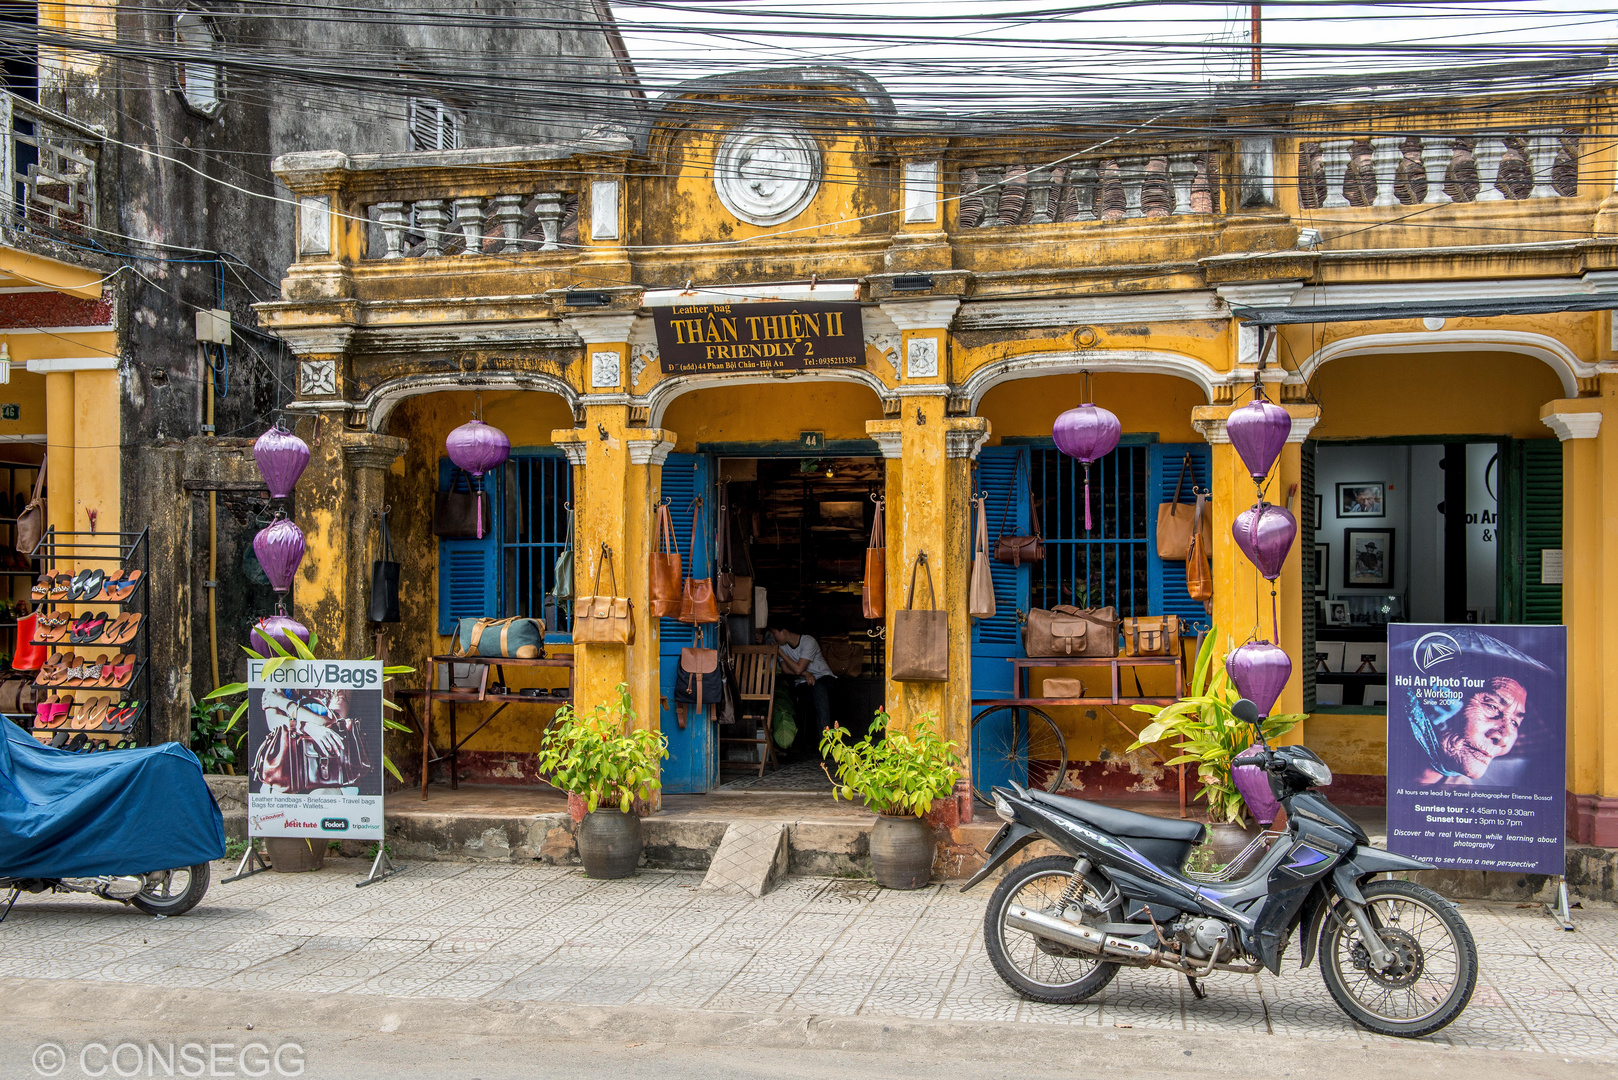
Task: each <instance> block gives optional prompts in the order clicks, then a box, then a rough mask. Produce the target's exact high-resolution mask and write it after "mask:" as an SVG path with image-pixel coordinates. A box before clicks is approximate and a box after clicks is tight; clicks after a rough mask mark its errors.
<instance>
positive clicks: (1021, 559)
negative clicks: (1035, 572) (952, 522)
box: [994, 458, 1089, 566]
mask: <svg viewBox="0 0 1618 1080" xmlns="http://www.w3.org/2000/svg"><path fill="white" fill-rule="evenodd" d="M1026 464H1027V463H1026V459H1022V458H1019V459H1018V461H1017V479H1018V480H1022V481H1024V482H1025V483H1026V486H1027V491H1028V516H1029V520H1030V522H1031V523H1032V525H1033V527H1034V528H1033V533H1034V534H1033V535H1032V536H1007V535H1006V522H1007V520H1009V518H1010V515H1011V504H1012V502H1013V500H1015V498H1016V496H1015V494H1013V493H1010V492H1008V493H1007V494H1006V505H1005V507H1004V508H1002V509H1001V511H1000V538H999V539H998V540H996V541H995V542H994V561H995V562H1003V563H1010V564H1011V565H1012V566H1022V565H1023V564H1024V563H1037V562H1043V561H1044V559H1045V529H1044V527H1043V526H1041V525H1040V523H1039V511H1038V510H1036V509H1035V508H1034V478H1033V475H1032V473H1025V472H1023V469H1024V468H1025V467H1026ZM1088 527H1089V526H1086V528H1088Z"/></svg>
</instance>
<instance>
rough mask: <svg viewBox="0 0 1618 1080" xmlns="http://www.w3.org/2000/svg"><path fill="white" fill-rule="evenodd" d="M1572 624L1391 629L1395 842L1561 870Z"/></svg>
mask: <svg viewBox="0 0 1618 1080" xmlns="http://www.w3.org/2000/svg"><path fill="white" fill-rule="evenodd" d="M1566 744H1567V627H1565V626H1494V625H1488V626H1476V625H1454V626H1441V625H1431V624H1421V623H1390V624H1389V626H1388V847H1389V849H1390V850H1392V851H1396V852H1398V853H1399V854H1401V855H1409V856H1410V857H1412V858H1415V859H1420V860H1422V861H1423V862H1427V863H1431V864H1432V865H1434V866H1437V867H1441V868H1443V869H1455V870H1498V871H1510V872H1515V873H1535V874H1552V875H1560V874H1562V873H1563V872H1564V871H1565V869H1566V863H1565V861H1564V856H1563V841H1564V839H1565V837H1566V834H1567V822H1566V818H1565V816H1564V800H1565V799H1566V792H1567V766H1566V760H1567V756H1566Z"/></svg>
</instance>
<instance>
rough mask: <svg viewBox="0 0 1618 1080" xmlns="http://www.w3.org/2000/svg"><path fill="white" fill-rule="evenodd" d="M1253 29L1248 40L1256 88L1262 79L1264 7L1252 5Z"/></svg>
mask: <svg viewBox="0 0 1618 1080" xmlns="http://www.w3.org/2000/svg"><path fill="white" fill-rule="evenodd" d="M1252 8H1253V28H1252V30H1251V31H1250V36H1249V40H1250V41H1251V42H1252V43H1253V85H1254V86H1257V85H1258V84H1259V80H1260V79H1262V78H1263V77H1264V61H1263V57H1262V55H1261V54H1262V52H1263V43H1264V5H1263V4H1254V5H1252Z"/></svg>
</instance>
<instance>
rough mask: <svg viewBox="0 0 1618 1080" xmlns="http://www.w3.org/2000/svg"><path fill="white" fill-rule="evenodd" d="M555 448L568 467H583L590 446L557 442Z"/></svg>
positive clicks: (587, 444)
mask: <svg viewBox="0 0 1618 1080" xmlns="http://www.w3.org/2000/svg"><path fill="white" fill-rule="evenodd" d="M556 448H557V449H558V450H560V451H562V455H563V456H564V457H566V458H567V463H568V464H569V465H577V466H579V467H581V468H582V467H583V466H584V458H585V455H586V454H588V453H589V452H590V444H589V443H585V442H559V443H557V444H556Z"/></svg>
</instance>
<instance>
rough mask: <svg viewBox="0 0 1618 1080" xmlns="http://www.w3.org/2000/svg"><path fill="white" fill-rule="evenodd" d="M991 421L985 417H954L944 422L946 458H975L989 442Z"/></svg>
mask: <svg viewBox="0 0 1618 1080" xmlns="http://www.w3.org/2000/svg"><path fill="white" fill-rule="evenodd" d="M989 434H990V430H989V420H988V418H987V417H983V416H952V417H950V418H948V419H947V420H945V421H944V456H945V457H952V458H968V459H970V458H975V457H977V456H978V451H979V450H981V449H983V444H984V443H986V442H988V441H989Z"/></svg>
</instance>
